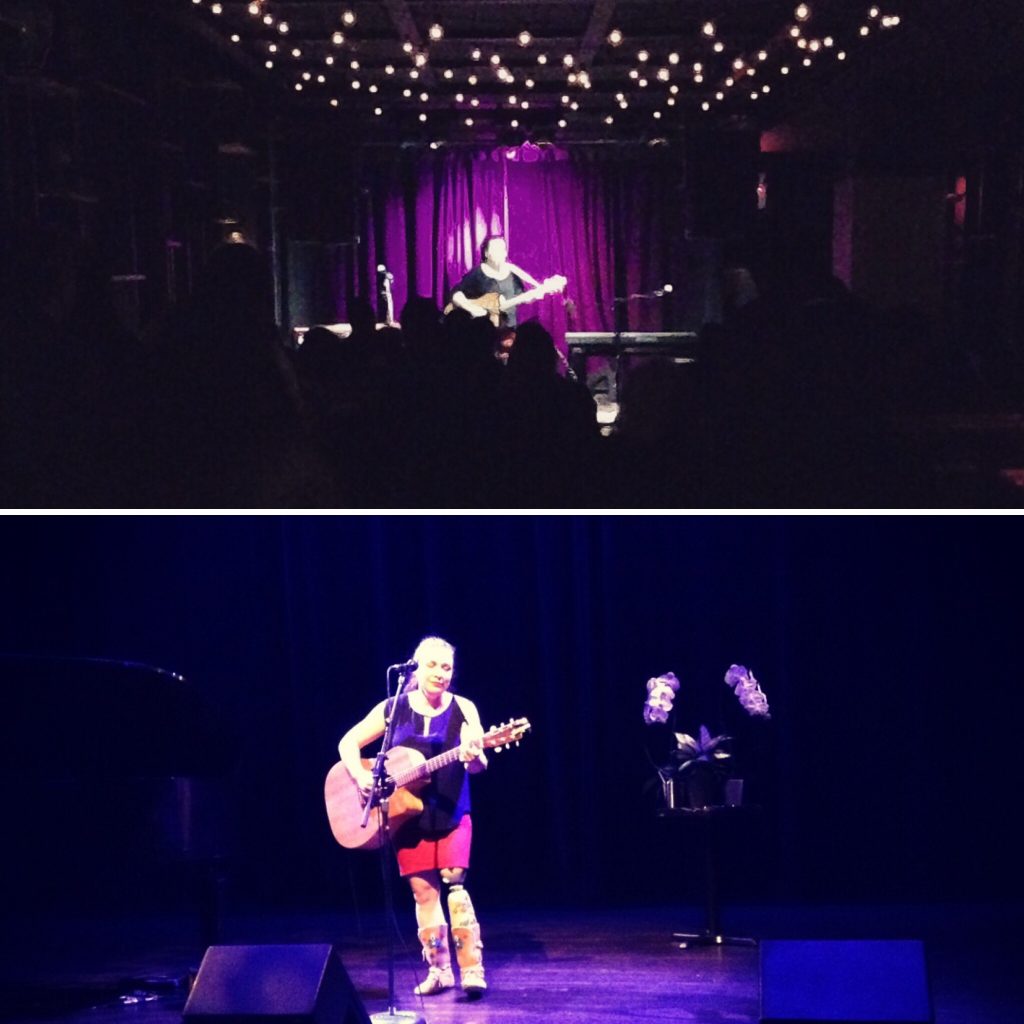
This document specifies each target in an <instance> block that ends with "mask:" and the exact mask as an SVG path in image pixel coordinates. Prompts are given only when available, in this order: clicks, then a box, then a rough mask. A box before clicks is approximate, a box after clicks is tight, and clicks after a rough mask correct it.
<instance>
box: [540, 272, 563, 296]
mask: <svg viewBox="0 0 1024 1024" xmlns="http://www.w3.org/2000/svg"><path fill="white" fill-rule="evenodd" d="M568 283H569V280H568V278H566V277H565V276H563V275H562V274H553V275H552V276H551V277H546V278H544V280H543V282H542V283H541V288H542V289H543V290H544V293H545V294H546V295H555V294H557V293H558V292H561V291H565V286H566V285H567V284H568Z"/></svg>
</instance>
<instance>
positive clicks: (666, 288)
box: [651, 284, 672, 299]
mask: <svg viewBox="0 0 1024 1024" xmlns="http://www.w3.org/2000/svg"><path fill="white" fill-rule="evenodd" d="M651 294H652V295H656V296H657V297H658V298H659V299H660V298H661V297H662V295H671V294H672V285H670V284H666V285H663V286H662V287H661V288H655V289H654V291H653V292H652V293H651Z"/></svg>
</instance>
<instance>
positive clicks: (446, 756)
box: [391, 747, 459, 786]
mask: <svg viewBox="0 0 1024 1024" xmlns="http://www.w3.org/2000/svg"><path fill="white" fill-rule="evenodd" d="M458 759H459V748H458V747H452V749H451V750H446V751H445V752H444V753H443V754H438V755H437V757H432V758H430V760H428V761H424V762H423V764H419V765H416V767H415V768H408V769H406V771H404V772H399V773H398V775H392V776H391V781H392V782H393V783H394V784H395V785H396V786H408V785H409V783H410V782H415V781H416V780H417V779H422V778H425V777H426V776H427V775H432V774H433V773H434V772H436V771H437V769H438V768H443V767H444V766H445V765H448V764H452V763H453V762H455V761H457V760H458Z"/></svg>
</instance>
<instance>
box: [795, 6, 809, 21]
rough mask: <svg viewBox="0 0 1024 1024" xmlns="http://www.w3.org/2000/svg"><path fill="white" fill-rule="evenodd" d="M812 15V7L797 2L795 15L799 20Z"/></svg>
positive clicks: (804, 19)
mask: <svg viewBox="0 0 1024 1024" xmlns="http://www.w3.org/2000/svg"><path fill="white" fill-rule="evenodd" d="M810 16H811V8H810V7H809V6H808V5H807V4H797V8H796V10H795V11H794V12H793V17H794V18H796V20H797V21H806V20H807V19H808V18H809V17H810Z"/></svg>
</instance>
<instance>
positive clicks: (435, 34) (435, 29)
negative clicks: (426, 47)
mask: <svg viewBox="0 0 1024 1024" xmlns="http://www.w3.org/2000/svg"><path fill="white" fill-rule="evenodd" d="M427 35H428V36H430V38H431V39H432V40H433V41H434V42H435V43H437V42H440V41H441V40H442V39H444V29H443V28H441V26H440V25H438V24H436V23H435V24H433V25H431V26H430V28H429V29H427Z"/></svg>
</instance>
